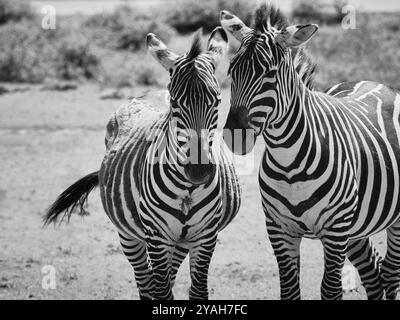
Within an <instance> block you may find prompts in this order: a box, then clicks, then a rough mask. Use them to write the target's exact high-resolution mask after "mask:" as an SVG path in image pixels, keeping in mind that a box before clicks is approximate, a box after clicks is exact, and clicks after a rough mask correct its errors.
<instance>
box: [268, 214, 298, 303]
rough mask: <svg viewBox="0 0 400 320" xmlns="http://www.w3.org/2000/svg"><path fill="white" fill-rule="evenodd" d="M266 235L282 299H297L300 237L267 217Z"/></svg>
mask: <svg viewBox="0 0 400 320" xmlns="http://www.w3.org/2000/svg"><path fill="white" fill-rule="evenodd" d="M266 224H267V230H268V237H269V240H270V242H271V245H272V248H273V250H274V254H275V258H276V261H277V262H278V268H279V281H280V288H281V299H282V300H299V299H300V298H301V294H300V243H301V237H293V236H290V235H288V234H287V233H286V232H285V231H284V230H282V228H281V227H280V226H278V225H277V224H275V222H274V221H273V220H272V219H269V218H268V217H267V221H266Z"/></svg>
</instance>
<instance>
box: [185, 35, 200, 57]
mask: <svg viewBox="0 0 400 320" xmlns="http://www.w3.org/2000/svg"><path fill="white" fill-rule="evenodd" d="M201 35H202V31H201V29H200V30H199V31H197V32H196V34H195V35H194V38H193V42H192V47H191V48H190V50H189V52H188V54H187V56H186V59H187V60H189V61H191V60H194V59H196V58H197V57H198V56H199V55H200V54H201V53H202V52H203V47H202V44H201Z"/></svg>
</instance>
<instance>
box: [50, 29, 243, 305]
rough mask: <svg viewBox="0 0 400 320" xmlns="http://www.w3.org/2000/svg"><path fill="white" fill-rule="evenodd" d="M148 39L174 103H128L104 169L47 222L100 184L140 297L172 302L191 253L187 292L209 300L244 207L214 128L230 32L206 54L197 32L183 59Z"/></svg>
mask: <svg viewBox="0 0 400 320" xmlns="http://www.w3.org/2000/svg"><path fill="white" fill-rule="evenodd" d="M146 44H147V48H148V50H149V51H150V53H151V54H152V55H153V56H154V57H155V58H156V60H158V61H159V62H160V63H161V65H162V66H163V67H164V68H165V69H166V70H167V71H169V73H170V78H171V79H170V84H169V85H168V89H169V94H170V108H168V110H165V111H162V110H158V109H157V108H154V107H152V106H150V105H148V104H146V103H144V102H142V101H139V100H135V99H134V100H133V101H131V102H130V103H129V104H128V105H125V106H122V107H120V108H119V110H118V111H117V112H116V113H115V114H114V115H113V116H112V117H111V119H110V120H109V122H108V124H107V134H106V155H105V157H104V160H103V162H102V165H101V169H100V171H97V172H94V173H92V174H89V175H88V176H86V177H84V178H82V179H81V180H79V181H77V182H76V183H75V184H73V185H72V186H71V187H69V188H68V189H67V190H66V191H64V193H62V194H61V195H60V196H59V198H58V199H57V201H56V202H55V203H54V204H53V206H52V207H51V208H50V209H49V211H48V213H47V215H46V217H45V222H46V223H51V222H56V221H57V219H58V218H59V217H60V215H61V217H62V218H64V217H67V218H69V217H70V215H71V213H72V211H73V210H74V208H75V207H76V206H77V207H78V208H80V213H81V214H84V213H85V210H84V204H85V201H86V199H87V196H88V194H89V193H90V192H91V190H92V189H93V188H95V187H96V186H99V187H100V192H101V199H102V203H103V207H104V210H105V211H106V213H107V215H108V217H109V218H110V220H111V221H112V223H113V224H114V225H115V226H116V228H117V230H118V234H119V236H120V242H121V246H122V249H123V252H124V253H125V255H126V257H127V258H128V260H129V262H130V263H131V265H132V267H133V269H134V273H135V279H136V283H137V287H138V290H139V294H140V297H141V298H142V299H173V293H172V287H173V285H174V282H175V277H176V273H177V271H178V268H179V266H180V265H181V263H182V261H183V260H184V258H185V257H186V256H187V254H188V253H189V256H190V277H191V287H190V290H189V298H190V299H208V285H207V281H208V280H207V279H208V269H209V265H210V260H211V257H212V254H213V251H214V248H215V245H216V240H217V235H218V232H219V231H220V230H222V229H223V228H224V227H226V226H227V224H228V223H230V222H231V221H232V219H233V218H234V217H235V215H236V214H237V212H238V209H239V206H240V194H241V189H240V186H239V183H238V179H237V176H236V173H235V169H234V167H233V164H232V154H231V153H230V151H229V149H228V148H227V147H226V146H225V144H224V142H223V140H222V138H221V139H218V138H217V135H216V130H217V121H218V106H219V104H220V88H219V85H218V82H217V80H216V77H215V74H214V73H215V68H216V67H217V65H218V62H219V61H220V59H221V55H222V54H223V51H224V50H225V48H226V45H227V37H226V34H225V32H224V31H223V29H222V28H221V27H219V28H217V29H215V30H214V31H213V33H212V34H211V36H210V39H209V41H208V47H207V51H206V52H203V50H202V48H201V33H200V32H199V33H197V35H196V36H195V38H194V41H193V44H192V47H191V49H190V51H189V52H188V53H187V54H184V55H181V56H178V55H176V54H175V53H173V52H172V51H170V50H169V49H168V48H167V47H166V45H165V44H164V43H163V42H162V41H161V40H159V39H158V38H157V37H156V36H155V35H153V34H149V35H148V36H147V39H146ZM62 214H63V215H62Z"/></svg>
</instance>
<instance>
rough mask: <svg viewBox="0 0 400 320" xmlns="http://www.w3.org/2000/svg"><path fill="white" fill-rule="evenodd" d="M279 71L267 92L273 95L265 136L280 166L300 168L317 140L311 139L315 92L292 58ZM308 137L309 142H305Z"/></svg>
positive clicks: (270, 95)
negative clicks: (312, 106) (304, 79)
mask: <svg viewBox="0 0 400 320" xmlns="http://www.w3.org/2000/svg"><path fill="white" fill-rule="evenodd" d="M275 72H276V78H275V79H276V81H275V82H270V83H269V84H268V87H267V88H266V89H267V90H270V93H266V95H267V96H268V97H273V99H270V101H272V107H271V108H270V111H269V113H268V115H267V121H266V123H265V127H264V130H263V137H264V140H265V143H266V145H267V150H268V157H269V158H270V159H271V160H272V162H274V163H275V165H276V166H279V167H282V168H283V167H285V168H290V167H291V168H299V166H300V162H301V161H304V160H305V157H307V156H308V155H309V152H310V150H311V149H312V145H311V144H313V143H314V142H315V140H314V139H309V138H310V136H311V135H310V133H311V131H312V130H313V125H312V121H311V119H310V117H309V116H308V113H309V112H308V111H309V109H310V106H311V104H310V101H311V96H312V94H313V93H312V91H310V90H309V89H308V88H307V87H306V86H305V85H304V84H303V82H302V81H301V79H300V77H299V76H298V74H297V72H296V71H295V68H294V66H293V63H292V59H286V61H285V62H283V64H282V65H281V66H280V67H279V68H278V70H277V71H275ZM270 104H271V103H270ZM305 139H309V143H308V144H304V143H303V142H304V140H305Z"/></svg>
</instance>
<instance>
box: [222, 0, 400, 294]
mask: <svg viewBox="0 0 400 320" xmlns="http://www.w3.org/2000/svg"><path fill="white" fill-rule="evenodd" d="M221 23H222V25H223V27H224V29H225V30H227V31H228V32H230V33H231V34H232V35H233V36H234V37H235V38H236V39H237V40H239V41H241V47H240V48H239V49H238V52H237V53H236V55H235V56H234V57H233V59H232V61H231V66H230V74H231V77H232V92H231V94H232V98H231V109H230V113H229V115H228V120H227V123H226V128H227V129H230V130H233V129H240V130H243V129H246V130H249V128H250V129H252V130H253V132H254V134H255V135H256V136H257V135H262V136H263V137H264V141H265V143H266V151H265V153H264V156H263V159H262V163H261V167H260V173H259V183H260V190H261V195H262V204H263V208H264V211H265V215H266V223H267V229H268V234H269V238H270V241H271V243H272V246H273V248H274V252H275V255H276V258H277V262H278V266H279V271H280V282H281V297H282V298H283V299H298V298H300V286H299V268H300V265H299V246H300V241H301V238H302V237H304V236H306V237H307V236H310V235H313V236H314V237H317V238H319V239H320V240H321V241H322V243H323V246H324V258H325V259H324V260H325V272H324V277H323V281H322V286H321V296H322V298H323V299H339V298H342V287H341V271H342V267H343V264H344V260H345V257H346V254H348V256H349V258H350V260H351V261H352V262H353V263H354V264H355V266H356V267H357V268H358V270H359V271H360V275H361V278H362V280H363V283H364V286H365V287H366V289H367V291H368V296H369V298H382V297H383V295H384V290H385V293H386V298H388V299H393V298H395V295H396V294H395V292H396V288H398V286H399V276H400V246H399V239H400V232H399V230H400V222H399V219H400V193H399V188H400V174H399V164H400V119H399V114H400V112H399V111H400V94H399V93H396V92H395V91H393V90H392V89H390V88H388V87H386V86H384V85H382V84H378V83H373V82H359V83H349V84H341V85H338V86H335V87H334V88H332V89H331V90H329V91H328V93H322V92H318V91H313V90H310V88H308V87H307V84H306V83H304V81H303V80H302V79H301V77H300V76H299V74H298V73H297V72H296V66H295V65H294V63H293V59H292V58H291V48H292V47H297V46H299V45H301V44H302V43H304V42H306V41H308V40H309V39H310V38H311V36H312V35H313V34H314V33H315V32H316V30H317V26H315V25H305V26H288V25H287V23H286V22H285V20H284V18H283V16H282V14H280V13H279V11H277V10H276V9H274V8H273V7H270V6H268V7H267V6H262V7H261V8H260V9H259V10H258V11H257V13H256V27H255V29H251V28H249V27H247V26H245V25H244V24H243V22H242V21H240V19H238V18H237V17H235V16H233V15H232V14H230V13H228V12H223V13H222V15H221ZM247 141H249V140H247ZM249 149H251V148H246V149H244V150H249ZM242 150H243V149H242ZM242 150H240V151H242ZM233 151H235V150H233ZM384 229H387V233H388V252H387V254H386V257H385V259H384V260H383V262H382V268H381V270H380V261H379V260H380V258H379V255H378V254H377V253H376V251H375V249H374V248H373V246H372V244H371V242H370V240H369V239H368V238H369V237H370V236H371V235H373V234H375V233H377V232H379V231H381V230H384Z"/></svg>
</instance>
